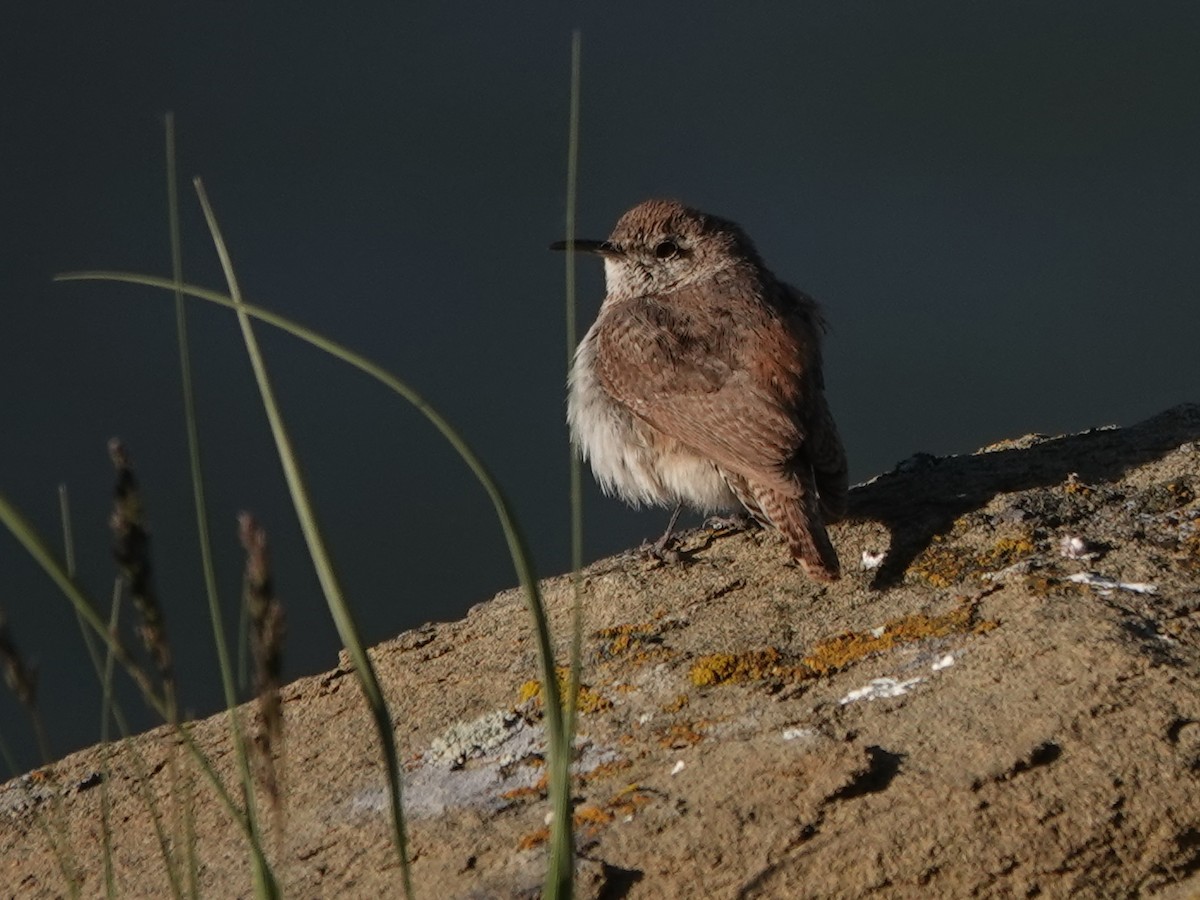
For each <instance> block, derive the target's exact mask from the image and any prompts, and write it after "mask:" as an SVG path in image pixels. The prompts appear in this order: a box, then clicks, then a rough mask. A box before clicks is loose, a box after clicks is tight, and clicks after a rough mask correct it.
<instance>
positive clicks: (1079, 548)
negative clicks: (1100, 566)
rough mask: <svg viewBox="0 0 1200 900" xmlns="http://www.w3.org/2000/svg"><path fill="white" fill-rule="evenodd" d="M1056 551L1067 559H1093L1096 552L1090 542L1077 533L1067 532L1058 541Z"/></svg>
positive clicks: (1096, 554) (1097, 554)
mask: <svg viewBox="0 0 1200 900" xmlns="http://www.w3.org/2000/svg"><path fill="white" fill-rule="evenodd" d="M1058 552H1059V553H1061V554H1062V555H1063V556H1065V557H1066V558H1067V559H1095V558H1096V557H1097V556H1099V555H1100V554H1099V553H1097V552H1096V551H1095V550H1094V549H1093V546H1092V544H1091V543H1089V542H1088V541H1086V540H1084V539H1083V538H1081V537H1080V536H1079V535H1077V534H1067V535H1064V536H1063V539H1062V540H1061V541H1059V542H1058Z"/></svg>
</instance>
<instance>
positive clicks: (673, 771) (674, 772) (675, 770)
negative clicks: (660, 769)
mask: <svg viewBox="0 0 1200 900" xmlns="http://www.w3.org/2000/svg"><path fill="white" fill-rule="evenodd" d="M684 765H686V764H685V763H684V761H683V760H682V759H681V760H679V762H677V763H675V765H674V766H673V767H672V768H671V774H672V775H678V774H679V773H680V772H682V771H683V767H684Z"/></svg>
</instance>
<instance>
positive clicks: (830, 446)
mask: <svg viewBox="0 0 1200 900" xmlns="http://www.w3.org/2000/svg"><path fill="white" fill-rule="evenodd" d="M782 287H783V289H784V291H785V296H786V304H785V305H786V306H787V312H788V319H789V324H790V325H791V328H792V330H793V332H795V333H796V335H797V336H798V338H799V340H800V341H801V342H802V343H803V344H804V345H806V346H808V347H811V348H812V350H811V354H810V355H811V359H810V363H809V367H808V370H807V372H806V374H807V375H808V376H809V378H810V379H811V381H812V387H811V389H809V390H808V391H807V392H806V403H805V408H804V412H803V414H802V417H803V420H804V425H803V429H804V432H805V437H806V440H805V448H804V449H805V456H806V458H807V461H808V463H809V464H811V465H812V470H813V477H814V479H815V481H816V485H817V492H818V493H819V494H820V498H821V512H822V514H823V516H824V518H825V521H826V522H836V521H837V520H838V519H840V518H842V517H843V516H844V515H845V514H846V499H847V493H848V492H849V488H850V482H849V469H848V466H847V464H846V449H845V447H844V446H843V445H842V437H841V434H839V433H838V428H837V423H836V422H835V421H834V419H833V413H831V412H830V411H829V404H828V403H827V402H826V400H825V378H824V373H823V371H822V361H821V354H820V333H821V332H823V331H825V330H826V324H825V318H824V316H823V315H822V314H821V308H820V306H819V305H818V304H817V301H815V300H814V299H813V298H812V297H810V296H808V294H806V293H804V292H803V291H801V290H799V289H797V288H794V287H792V286H791V285H783V286H782Z"/></svg>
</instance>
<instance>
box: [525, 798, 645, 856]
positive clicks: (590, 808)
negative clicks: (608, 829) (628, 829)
mask: <svg viewBox="0 0 1200 900" xmlns="http://www.w3.org/2000/svg"><path fill="white" fill-rule="evenodd" d="M651 799H652V798H651V796H650V795H649V794H647V793H645V792H644V791H643V790H642V789H641V788H640V787H639V786H638V785H636V784H631V785H629V786H628V787H625V788H623V789H622V790H620V791H618V792H617V793H616V794H614V795H613V796H612V797H610V798H609V799H608V800H606V801H604V803H603V804H599V805H597V804H595V803H589V804H585V805H583V806H579V807H577V808H576V809H575V813H574V814H573V815H572V816H571V821H572V823H574V825H575V827H576V828H577V829H579V830H580V831H583V832H585V833H586V834H587V835H588V836H589V837H595V836H596V834H597V833H599V831H600V829H601V828H603V827H604V826H605V825H608V824H610V823H611V822H612V821H613V819H615V818H616V817H617V816H631V815H633V814H634V813H635V812H636V811H637V810H638V809H640V808H641V807H643V806H645V805H646V804H647V803H649V802H650V801H651ZM548 840H550V829H549V827H543V828H537V829H534V830H533V831H530V832H527V833H526V834H523V835H521V837H520V838H519V839H518V840H517V849H518V850H532V849H534V848H535V847H540V846H542V845H543V844H545V843H546V842H547V841H548Z"/></svg>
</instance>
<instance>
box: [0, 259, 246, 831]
mask: <svg viewBox="0 0 1200 900" xmlns="http://www.w3.org/2000/svg"><path fill="white" fill-rule="evenodd" d="M167 283H168V285H169V284H170V282H167ZM0 524H3V525H4V527H5V528H7V529H8V531H9V533H10V534H12V536H13V537H15V538H16V539H17V541H18V542H19V543H20V544H21V546H22V547H24V548H25V551H26V552H27V553H28V554H29V555H30V556H31V557H32V558H33V560H34V562H36V563H37V564H38V565H39V566H40V567H41V568H42V571H43V572H45V573H46V575H47V576H49V578H50V580H51V581H53V582H54V584H55V586H56V587H57V588H58V589H59V590H60V591H61V592H62V594H63V596H64V597H66V598H67V600H68V601H70V603H71V605H72V606H74V607H75V609H76V610H78V611H79V612H80V614H81V615H82V616H83V618H84V621H85V622H87V624H88V627H89V628H91V629H92V631H93V633H94V634H96V635H98V636H99V637H100V638H102V639H103V641H104V643H105V644H106V646H107V647H108V649H109V650H110V651H111V653H112V655H113V658H114V659H115V660H116V661H117V662H118V663H120V665H121V668H123V669H124V670H125V671H126V672H127V673H128V674H129V676H130V677H131V678H132V679H133V680H134V682H135V683H136V684H137V686H138V690H139V691H141V694H142V697H143V698H145V700H146V702H147V703H148V704H149V705H150V706H151V708H153V709H154V710H155V711H156V712H157V713H158V714H159V715H160V716H162V717H163V719H164V720H165V719H166V715H167V705H166V702H165V701H164V700H163V698H162V697H161V696H159V694H158V692H157V691H156V690H155V688H154V684H153V681H152V679H151V678H150V677H149V676H148V675H147V674H146V672H145V670H143V669H142V667H141V666H140V665H139V664H138V662H137V660H135V659H134V658H133V656H132V655H131V654H130V653H129V651H128V650H127V649H126V648H125V645H124V644H123V643H122V642H121V641H120V639H119V638H118V637H117V636H116V635H115V634H112V633H110V632H109V630H108V627H107V625H106V624H105V623H104V620H103V619H101V618H100V617H99V616H98V615H97V614H96V606H95V604H94V603H93V602H92V601H91V599H90V598H89V597H88V596H87V595H86V594H85V593H84V592H83V591H82V589H80V587H79V585H78V584H76V583H75V581H74V580H73V579H71V578H70V576H68V575H67V573H66V570H65V569H64V568H63V566H62V564H61V563H60V562H59V561H58V559H57V558H55V555H54V553H53V552H52V551H51V550H50V548H49V546H48V545H47V544H46V542H45V541H44V540H43V539H42V537H41V535H39V534H38V532H37V531H36V530H35V529H34V527H33V526H32V525H31V524H30V523H29V520H28V519H26V518H25V517H24V516H23V515H22V514H21V513H20V511H19V510H18V509H17V508H16V507H15V506H14V505H13V504H12V503H11V502H10V501H9V499H8V497H6V496H5V495H4V494H3V493H0ZM115 716H116V707H114V717H115ZM118 723H119V724H120V720H119V719H118ZM122 727H124V726H122ZM126 733H127V732H126ZM175 734H176V736H177V737H179V738H180V739H181V740H182V741H183V743H184V745H185V746H186V747H187V748H188V752H189V753H190V754H191V755H192V758H193V759H194V760H195V761H196V764H197V765H199V766H200V770H201V771H202V772H203V773H204V777H205V778H206V779H207V780H208V782H209V784H210V785H211V786H212V788H213V791H214V792H215V793H216V795H217V800H218V801H219V802H220V804H221V807H222V808H223V809H224V810H225V811H226V812H227V813H228V814H229V817H230V818H231V819H232V820H233V821H234V822H235V823H236V824H237V825H238V827H239V828H240V829H241V830H242V833H243V834H244V835H245V836H246V837H247V839H250V838H251V837H253V835H252V834H251V832H250V826H249V823H248V822H247V820H246V816H245V814H244V813H243V812H242V810H241V809H239V808H238V806H237V804H236V803H234V802H233V798H232V797H231V796H230V794H229V791H228V790H226V788H225V784H224V783H223V782H222V781H221V779H220V777H219V776H218V775H217V772H216V770H215V769H214V768H213V766H212V762H211V761H210V760H209V759H208V757H207V756H205V755H204V753H203V752H202V751H201V750H200V747H199V746H198V745H197V744H196V741H195V738H193V737H192V735H191V732H190V731H189V730H188V729H187V727H186V726H182V725H181V726H179V727H178V728H177V729H176V731H175Z"/></svg>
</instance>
